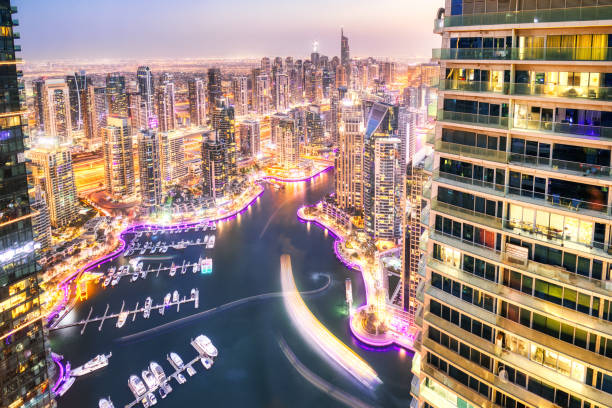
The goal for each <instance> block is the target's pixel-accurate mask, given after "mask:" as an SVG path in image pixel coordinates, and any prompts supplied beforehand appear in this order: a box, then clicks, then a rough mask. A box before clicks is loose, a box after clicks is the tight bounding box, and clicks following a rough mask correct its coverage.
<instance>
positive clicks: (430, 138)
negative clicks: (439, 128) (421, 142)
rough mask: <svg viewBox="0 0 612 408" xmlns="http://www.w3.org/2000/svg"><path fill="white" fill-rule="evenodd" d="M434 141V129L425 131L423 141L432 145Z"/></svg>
mask: <svg viewBox="0 0 612 408" xmlns="http://www.w3.org/2000/svg"><path fill="white" fill-rule="evenodd" d="M435 142H436V131H435V130H430V131H428V132H427V137H426V138H425V143H427V144H429V145H433V144H434V143H435Z"/></svg>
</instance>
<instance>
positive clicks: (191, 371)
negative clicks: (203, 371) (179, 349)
mask: <svg viewBox="0 0 612 408" xmlns="http://www.w3.org/2000/svg"><path fill="white" fill-rule="evenodd" d="M187 374H189V376H190V377H193V376H194V375H195V374H196V370H195V369H194V368H193V367H192V366H188V367H187Z"/></svg>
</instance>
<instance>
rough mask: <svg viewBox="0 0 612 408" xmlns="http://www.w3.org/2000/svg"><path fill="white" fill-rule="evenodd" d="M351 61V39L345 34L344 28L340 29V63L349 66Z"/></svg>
mask: <svg viewBox="0 0 612 408" xmlns="http://www.w3.org/2000/svg"><path fill="white" fill-rule="evenodd" d="M350 62H351V51H350V48H349V39H348V37H345V36H344V28H341V29H340V64H342V65H344V66H347V65H349V64H350Z"/></svg>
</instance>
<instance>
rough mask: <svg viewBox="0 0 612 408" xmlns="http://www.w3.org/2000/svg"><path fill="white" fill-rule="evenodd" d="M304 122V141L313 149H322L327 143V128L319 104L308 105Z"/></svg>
mask: <svg viewBox="0 0 612 408" xmlns="http://www.w3.org/2000/svg"><path fill="white" fill-rule="evenodd" d="M304 123H305V132H304V133H305V135H304V136H305V137H304V142H305V143H306V144H307V145H308V146H309V147H310V148H312V149H313V150H319V149H322V148H323V147H324V145H325V130H324V129H323V118H322V117H321V107H320V106H319V105H310V106H308V108H307V109H306V110H305V111H304Z"/></svg>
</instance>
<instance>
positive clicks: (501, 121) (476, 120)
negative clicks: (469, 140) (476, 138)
mask: <svg viewBox="0 0 612 408" xmlns="http://www.w3.org/2000/svg"><path fill="white" fill-rule="evenodd" d="M438 120H444V121H448V122H456V123H468V124H471V125H480V126H486V127H492V128H496V129H508V123H509V122H508V118H507V117H501V116H490V115H476V114H473V113H462V112H451V111H447V110H442V109H440V110H438Z"/></svg>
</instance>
